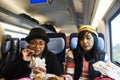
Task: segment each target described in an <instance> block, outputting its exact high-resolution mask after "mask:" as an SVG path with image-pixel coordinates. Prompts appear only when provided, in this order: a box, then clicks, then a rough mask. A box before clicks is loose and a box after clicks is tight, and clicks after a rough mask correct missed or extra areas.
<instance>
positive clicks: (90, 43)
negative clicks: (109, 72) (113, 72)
mask: <svg viewBox="0 0 120 80" xmlns="http://www.w3.org/2000/svg"><path fill="white" fill-rule="evenodd" d="M77 37H78V43H77V47H76V49H74V50H73V51H69V55H68V61H70V62H73V63H72V67H71V66H70V65H67V66H70V67H71V68H74V69H67V70H69V71H71V72H70V74H72V73H73V74H74V75H73V78H74V80H94V78H96V77H98V76H100V75H101V74H100V72H98V71H95V70H94V68H93V66H92V65H93V64H94V63H96V62H97V61H104V58H105V52H103V51H101V50H100V49H99V48H98V34H97V32H96V31H95V30H94V29H93V28H92V26H90V25H82V26H80V28H79V30H78V34H77ZM71 60H73V61H71ZM69 71H67V73H68V72H69ZM72 71H73V72H72Z"/></svg>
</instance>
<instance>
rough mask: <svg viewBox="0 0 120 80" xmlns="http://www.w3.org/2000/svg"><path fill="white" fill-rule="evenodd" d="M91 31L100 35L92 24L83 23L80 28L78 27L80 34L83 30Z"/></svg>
mask: <svg viewBox="0 0 120 80" xmlns="http://www.w3.org/2000/svg"><path fill="white" fill-rule="evenodd" d="M85 30H86V31H89V32H92V33H94V34H95V35H96V36H98V34H97V32H96V31H95V29H94V28H93V27H92V26H90V25H81V26H80V28H79V29H78V34H79V33H80V32H82V31H85Z"/></svg>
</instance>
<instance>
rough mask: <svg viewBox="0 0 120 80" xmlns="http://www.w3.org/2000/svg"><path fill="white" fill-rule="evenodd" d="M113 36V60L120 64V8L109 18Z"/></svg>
mask: <svg viewBox="0 0 120 80" xmlns="http://www.w3.org/2000/svg"><path fill="white" fill-rule="evenodd" d="M109 23H110V35H111V36H110V37H111V40H110V42H111V49H110V50H111V61H112V62H113V63H116V64H117V65H120V37H119V34H120V9H119V10H118V11H117V12H116V13H115V15H113V16H112V18H111V19H110V20H109Z"/></svg>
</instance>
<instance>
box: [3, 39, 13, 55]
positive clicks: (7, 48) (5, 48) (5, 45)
mask: <svg viewBox="0 0 120 80" xmlns="http://www.w3.org/2000/svg"><path fill="white" fill-rule="evenodd" d="M11 44H12V41H11V39H6V40H5V42H4V43H3V44H2V47H1V51H2V53H3V54H7V52H9V51H10V48H11Z"/></svg>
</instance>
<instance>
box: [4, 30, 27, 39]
mask: <svg viewBox="0 0 120 80" xmlns="http://www.w3.org/2000/svg"><path fill="white" fill-rule="evenodd" d="M5 34H10V35H11V37H14V38H19V39H21V38H24V37H26V35H25V34H21V33H16V32H10V31H5Z"/></svg>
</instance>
